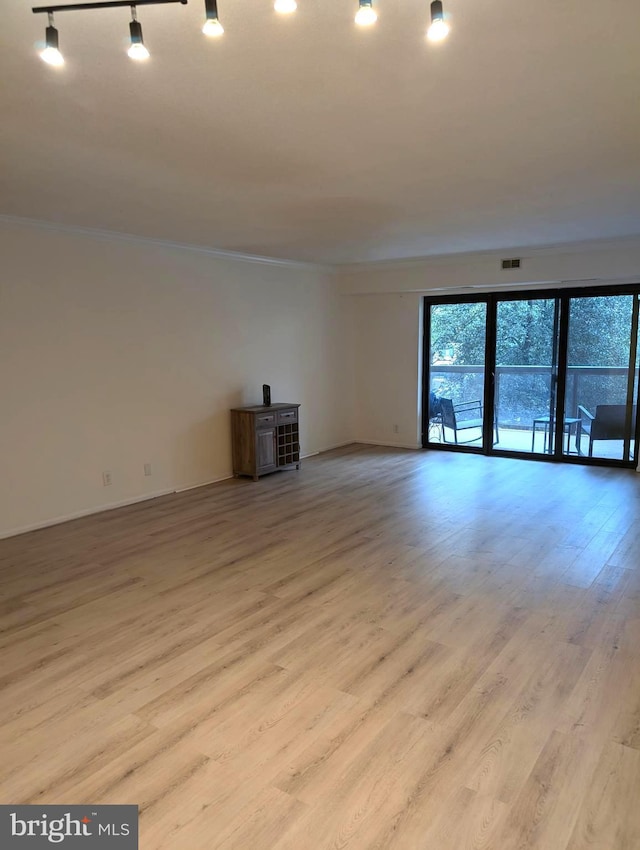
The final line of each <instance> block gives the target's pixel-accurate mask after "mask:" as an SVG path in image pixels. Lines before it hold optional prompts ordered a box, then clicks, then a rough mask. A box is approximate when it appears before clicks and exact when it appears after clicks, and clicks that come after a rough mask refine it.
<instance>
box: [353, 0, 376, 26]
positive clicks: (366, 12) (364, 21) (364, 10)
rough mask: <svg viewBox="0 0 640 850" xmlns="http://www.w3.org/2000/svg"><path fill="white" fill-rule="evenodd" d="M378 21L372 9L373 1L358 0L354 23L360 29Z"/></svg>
mask: <svg viewBox="0 0 640 850" xmlns="http://www.w3.org/2000/svg"><path fill="white" fill-rule="evenodd" d="M377 20H378V16H377V14H376V10H375V9H374V8H373V0H359V5H358V11H357V12H356V18H355V21H356V23H357V24H358V25H359V26H361V27H369V26H371V24H375V22H376V21H377Z"/></svg>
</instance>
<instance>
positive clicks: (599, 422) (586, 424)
mask: <svg viewBox="0 0 640 850" xmlns="http://www.w3.org/2000/svg"><path fill="white" fill-rule="evenodd" d="M627 412H628V407H627V405H626V404H598V405H597V406H596V413H595V416H594V415H593V413H590V412H589V411H588V410H587V408H586V407H584V406H583V405H581V404H579V405H578V416H579V417H580V418H581V419H582V431H583V432H584V433H585V434H588V435H589V457H593V444H594V442H595V441H596V440H624V439H625V438H626V437H627V436H629V438H631V437H633V432H632V433H631V434H627ZM635 421H636V408H635V405H634V407H633V408H632V412H631V428H632V431H633V426H634V423H635Z"/></svg>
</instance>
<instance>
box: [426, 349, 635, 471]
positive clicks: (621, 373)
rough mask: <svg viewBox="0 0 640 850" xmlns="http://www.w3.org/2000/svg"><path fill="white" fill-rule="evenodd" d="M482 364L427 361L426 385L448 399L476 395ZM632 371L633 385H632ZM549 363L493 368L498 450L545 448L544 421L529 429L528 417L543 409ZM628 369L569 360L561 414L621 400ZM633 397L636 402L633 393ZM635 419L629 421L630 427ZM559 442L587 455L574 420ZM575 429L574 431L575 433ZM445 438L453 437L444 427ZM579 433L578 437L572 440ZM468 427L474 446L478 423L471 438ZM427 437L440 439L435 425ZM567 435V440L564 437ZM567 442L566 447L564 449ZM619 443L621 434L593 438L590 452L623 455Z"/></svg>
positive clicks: (469, 441) (481, 386) (479, 395)
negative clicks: (565, 402)
mask: <svg viewBox="0 0 640 850" xmlns="http://www.w3.org/2000/svg"><path fill="white" fill-rule="evenodd" d="M484 373H485V367H484V366H481V365H461V364H453V363H437V364H434V365H432V366H431V370H430V379H431V388H432V389H433V391H434V392H436V395H440V396H444V397H447V398H451V399H453V401H454V403H460V402H464V401H469V400H472V399H482V398H483V395H484ZM637 377H638V374H637V371H636V374H635V376H634V387H637V384H638V382H637ZM551 380H552V375H551V369H550V367H549V366H506V365H500V366H498V367H497V368H496V392H495V408H496V423H497V442H496V443H495V445H494V448H495V449H498V450H502V451H513V452H527V453H532V452H535V453H536V454H537V453H544V452H548V451H549V443H548V441H547V439H546V437H545V427H544V424H543V423H542V422H539V423H538V425H537V428H536V433H535V434H534V420H535V419H538V418H540V417H543V416H545V414H546V415H548V413H549V395H550V382H551ZM628 381H629V369H628V368H627V367H625V366H620V367H603V366H589V365H585V366H569V367H568V368H567V386H566V399H567V405H566V410H565V418H569V419H578V418H580V417H579V412H578V405H582V406H583V407H585V408H587V410H590V411H595V408H596V406H597V405H598V404H624V402H625V399H626V397H627V386H628ZM634 403H636V400H635V397H634ZM634 427H635V423H634V425H633V426H632V430H633V428H634ZM567 432H568V433H567V434H566V436H565V439H564V442H563V445H564V446H565V449H564V451H565V453H567V452H568V453H569V454H581V455H587V454H588V451H589V437H588V435H587V434H585V433H584V432H583V433H582V434H580V432H581V428H580V426H579V425H578V424H577V423H575V424H573V425H571V426H567ZM579 435H580V436H579ZM446 436H447V440H449V439H453V438H452V435H451V434H450V433H449V432H447V435H446ZM578 436H579V442H578ZM473 437H474V433H473V431H469V432H467V433H466V434H465V439H466V440H467V444H468V445H472V446H474V445H475V446H479V445H480V443H481V439H482V438H481V433H480V429H478V430H477V438H476V439H473ZM429 439H430V441H431V442H433V441H440V440H442V434H441V429H440V428H438V427H432V428H431V431H430V436H429ZM567 440H568V443H567ZM567 445H568V449H567ZM629 450H630V456H631V457H633V455H634V440H633V439H632V440H631V441H630V447H629ZM624 451H625V446H624V441H623V440H601V441H600V440H599V441H597V442H595V443H594V448H593V456H594V457H598V458H607V459H611V460H623V459H625V455H624Z"/></svg>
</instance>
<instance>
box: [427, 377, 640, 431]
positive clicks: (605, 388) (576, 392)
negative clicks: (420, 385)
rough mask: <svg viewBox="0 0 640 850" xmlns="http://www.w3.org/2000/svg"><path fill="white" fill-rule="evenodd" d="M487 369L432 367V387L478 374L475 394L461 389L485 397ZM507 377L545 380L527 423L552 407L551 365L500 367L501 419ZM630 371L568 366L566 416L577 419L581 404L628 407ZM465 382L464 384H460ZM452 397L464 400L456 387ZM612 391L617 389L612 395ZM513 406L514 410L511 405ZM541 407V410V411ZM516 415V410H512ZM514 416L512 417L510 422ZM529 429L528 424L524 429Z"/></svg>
mask: <svg viewBox="0 0 640 850" xmlns="http://www.w3.org/2000/svg"><path fill="white" fill-rule="evenodd" d="M484 372H485V367H484V366H482V365H477V364H475V365H468V366H465V365H461V364H459V363H455V364H454V363H437V364H434V365H432V366H431V387H432V388H434V385H435V382H434V378H435V379H437V378H438V377H439V376H442V377H443V378H445V380H446V376H459V377H464V376H466V375H477V376H478V377H479V380H478V382H477V385H476V387H475V392H474V391H473V390H472V389H471V388H464V390H462V388H460V389H461V390H462V392H464V395H465V396H466V397H468V396H469V395H470V394H471V395H473V396H474V397H478V396H479V397H480V398H482V385H483V380H484ZM506 376H516V377H520V378H525V377H527V378H535V377H538V378H540V379H542V380H541V381H540V388H541V389H544V390H545V394H546V398H544V397H543V396H542V393H541V394H540V397H539V398H534V397H531V398H529V399H528V403H527V404H526V405H524V404H522V402H520V404H521V406H522V414H523V418H524V419H525V422H526V421H527V420H529V422H530V415H531V413H532V412H533V413H538V412H544V410H545V409H547V408H548V406H549V394H550V389H551V386H550V382H551V378H552V375H551V367H550V366H507V365H499V366H497V367H496V390H495V407H496V413H497V416H498V419H499V420H500V419H501V415H500V408H501V399H502V392H501V390H502V389H503V386H504V378H505V377H506ZM628 376H629V369H628V367H626V366H568V367H567V384H566V393H565V394H566V400H567V401H566V405H565V416H576V415H577V413H578V405H579V404H582V405H585V406H586V407H595V405H596V404H605V403H617V404H624V403H625V401H626V395H627V383H628ZM593 379H597V380H598V383H597V384H595V385H592V386H589V385H588V384H589V382H590V381H592V380H593ZM637 379H638V372H637V370H636V374H635V376H634V386H635V387H637V383H638V381H637ZM456 383H461V382H456ZM451 389H452V390H453V392H452V395H453V397H454V401H464V400H467V399H466V398H464V399H463V398H462V397H461V394H460V392H458V391H457V388H456V387H455V386H454V387H452V388H451ZM612 390H615V391H614V392H612ZM439 394H440V395H447V388H446V387H444V388H443V390H442V391H441V392H440V393H439ZM510 407H512V406H511V405H510ZM539 408H541V410H539ZM510 412H511V413H513V410H511V411H510ZM513 418H514V417H513V416H512V415H511V416H509V420H512V419H513ZM509 425H510V427H518V425H517V422H512V421H510V422H509ZM521 427H524V428H525V429H526V430H529V426H528V425H526V424H525V425H524V426H521Z"/></svg>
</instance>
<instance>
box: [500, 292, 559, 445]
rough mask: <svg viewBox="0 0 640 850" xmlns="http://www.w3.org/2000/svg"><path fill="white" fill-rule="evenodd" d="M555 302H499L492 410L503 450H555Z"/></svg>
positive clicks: (556, 361) (556, 354)
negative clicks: (493, 410)
mask: <svg viewBox="0 0 640 850" xmlns="http://www.w3.org/2000/svg"><path fill="white" fill-rule="evenodd" d="M558 309H559V308H558V299H556V298H530V299H526V300H522V299H518V300H512V301H507V300H502V299H501V300H499V301H498V303H497V318H496V369H495V396H494V409H495V416H496V433H497V437H498V441H497V443H496V444H495V448H496V449H498V450H500V451H507V452H519V453H522V452H526V453H528V454H531V453H534V454H553V453H554V451H555V431H556V428H555V422H556V404H557V399H556V395H557V393H556V389H557V375H558V324H559V322H558Z"/></svg>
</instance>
